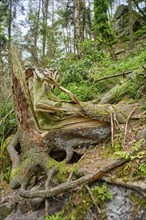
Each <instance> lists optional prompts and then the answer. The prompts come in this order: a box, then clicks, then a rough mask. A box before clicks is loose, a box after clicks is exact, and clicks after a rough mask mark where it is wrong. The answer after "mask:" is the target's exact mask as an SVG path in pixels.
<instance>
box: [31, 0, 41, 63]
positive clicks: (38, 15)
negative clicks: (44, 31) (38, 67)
mask: <svg viewBox="0 0 146 220" xmlns="http://www.w3.org/2000/svg"><path fill="white" fill-rule="evenodd" d="M40 10H41V0H39V4H38V11H37V18H36V23H35V28H34V51H33V52H34V54H33V55H34V60H35V62H36V63H37V64H38V51H37V43H38V36H39V20H40Z"/></svg>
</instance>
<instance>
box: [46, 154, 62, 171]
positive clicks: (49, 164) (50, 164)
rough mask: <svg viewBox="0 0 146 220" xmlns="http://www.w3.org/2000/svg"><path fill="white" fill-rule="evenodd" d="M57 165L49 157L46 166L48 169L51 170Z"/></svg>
mask: <svg viewBox="0 0 146 220" xmlns="http://www.w3.org/2000/svg"><path fill="white" fill-rule="evenodd" d="M58 164H59V163H58V162H57V161H56V160H54V159H52V158H51V157H49V159H48V164H47V167H48V169H51V168H52V167H54V166H55V165H58Z"/></svg>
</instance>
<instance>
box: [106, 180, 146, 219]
mask: <svg viewBox="0 0 146 220" xmlns="http://www.w3.org/2000/svg"><path fill="white" fill-rule="evenodd" d="M108 188H109V190H110V192H111V193H112V199H111V200H110V201H109V202H107V203H106V205H105V206H106V208H105V209H106V214H107V218H106V220H117V219H118V220H131V219H135V220H144V219H146V212H145V211H146V209H145V207H144V205H142V202H141V204H140V202H139V201H138V200H141V201H143V200H144V198H143V197H141V196H140V195H139V194H138V193H137V192H135V191H133V190H130V189H127V188H125V187H120V186H115V185H110V184H108ZM132 198H135V199H134V202H133V201H132ZM136 200H137V201H136Z"/></svg>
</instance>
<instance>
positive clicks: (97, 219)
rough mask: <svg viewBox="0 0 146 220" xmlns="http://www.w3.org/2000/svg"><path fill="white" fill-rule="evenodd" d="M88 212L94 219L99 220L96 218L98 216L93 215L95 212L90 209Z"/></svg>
mask: <svg viewBox="0 0 146 220" xmlns="http://www.w3.org/2000/svg"><path fill="white" fill-rule="evenodd" d="M88 211H89V212H90V213H91V215H92V216H93V218H94V219H95V220H98V218H97V217H96V215H95V214H94V213H93V212H91V210H90V209H89V208H88Z"/></svg>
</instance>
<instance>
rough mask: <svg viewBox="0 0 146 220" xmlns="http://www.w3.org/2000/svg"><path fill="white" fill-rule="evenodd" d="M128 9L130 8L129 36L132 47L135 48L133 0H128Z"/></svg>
mask: <svg viewBox="0 0 146 220" xmlns="http://www.w3.org/2000/svg"><path fill="white" fill-rule="evenodd" d="M128 10H129V37H130V42H129V43H130V49H131V50H133V48H134V35H133V15H132V1H131V0H128Z"/></svg>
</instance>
